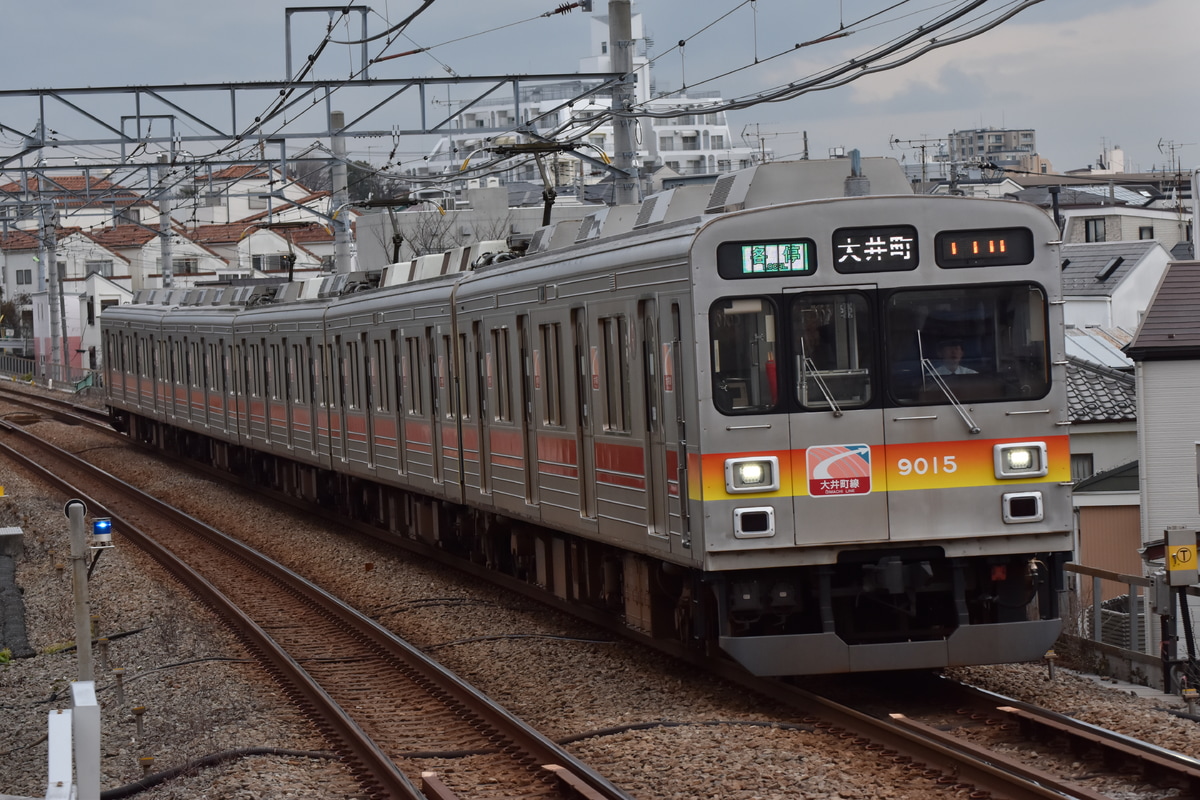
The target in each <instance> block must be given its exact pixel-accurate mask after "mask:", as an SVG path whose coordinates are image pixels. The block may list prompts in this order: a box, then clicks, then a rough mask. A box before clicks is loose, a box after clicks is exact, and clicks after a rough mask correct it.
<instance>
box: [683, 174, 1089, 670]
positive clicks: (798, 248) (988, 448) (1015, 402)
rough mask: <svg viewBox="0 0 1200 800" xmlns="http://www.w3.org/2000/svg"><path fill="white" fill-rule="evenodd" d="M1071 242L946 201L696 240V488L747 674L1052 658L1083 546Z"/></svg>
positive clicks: (896, 201) (833, 206)
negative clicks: (1065, 296)
mask: <svg viewBox="0 0 1200 800" xmlns="http://www.w3.org/2000/svg"><path fill="white" fill-rule="evenodd" d="M1058 238H1059V237H1058V233H1057V230H1056V228H1055V226H1054V225H1053V224H1052V223H1051V222H1050V220H1049V219H1048V218H1047V216H1046V215H1045V214H1044V213H1043V212H1042V211H1040V210H1038V209H1036V208H1034V207H1032V206H1029V205H1025V204H1021V203H1016V202H1012V201H1002V200H976V199H967V198H959V197H932V196H885V197H860V198H846V199H837V200H830V201H814V202H804V203H796V204H790V205H779V206H771V207H764V208H757V209H750V210H746V211H741V212H736V213H731V214H726V215H723V216H721V217H718V218H716V219H714V220H713V221H712V222H710V223H709V224H707V225H706V226H705V227H703V228H702V229H701V231H700V232H699V233H698V234H697V236H696V238H695V241H694V244H693V247H692V254H691V260H692V268H693V271H694V280H695V287H696V288H695V304H696V306H695V307H696V313H697V322H696V329H697V331H705V330H706V331H707V332H708V334H707V336H706V337H697V338H698V339H700V340H701V341H699V342H698V343H697V352H696V360H697V364H698V365H699V370H698V372H699V374H698V377H697V383H698V391H699V396H700V422H701V426H700V427H701V431H700V437H699V441H698V442H693V443H691V444H692V445H693V446H692V447H691V448H689V449H690V458H689V462H690V463H689V473H690V475H689V478H690V480H689V491H690V496H691V501H692V504H693V507H695V506H696V505H697V504H698V505H699V506H701V507H702V509H703V513H702V514H701V515H698V516H699V517H701V519H702V526H703V533H702V534H701V537H702V541H703V548H704V549H703V553H704V557H703V558H704V568H705V571H706V573H707V575H708V577H709V578H710V579H711V580H712V581H713V588H714V593H715V596H716V598H717V605H718V615H717V616H718V623H717V624H718V625H719V627H720V632H719V636H720V642H721V646H722V648H723V649H724V650H725V651H726V652H728V653H729V654H730V655H732V656H733V657H734V658H735V659H737V660H738V661H739V662H740V663H742V664H743V665H744V666H746V667H747V668H748V669H749V670H751V671H752V672H755V673H758V674H764V675H797V674H817V673H844V672H863V671H873V670H890V669H923V668H937V667H944V666H954V665H967V664H982V663H1004V662H1017V661H1029V660H1033V659H1037V658H1039V657H1041V656H1042V655H1043V654H1044V653H1045V651H1046V650H1047V649H1048V648H1049V647H1050V646H1051V645H1052V644H1053V642H1054V640H1055V638H1056V637H1057V635H1058V632H1059V629H1060V626H1061V621H1060V619H1059V607H1058V600H1059V592H1060V591H1061V589H1062V576H1063V563H1064V562H1065V561H1066V560H1067V557H1068V555H1069V551H1070V549H1071V504H1070V494H1069V474H1070V456H1069V448H1068V437H1067V427H1066V420H1067V411H1066V381H1065V367H1064V366H1063V362H1064V354H1063V336H1062V327H1063V321H1062V306H1061V288H1060V281H1059V255H1058V252H1059V251H1058V242H1057V240H1058ZM698 521H700V520H697V519H695V518H693V524H694V523H695V522H698ZM698 528H699V526H697V525H695V524H694V533H697V532H698V530H697V529H698Z"/></svg>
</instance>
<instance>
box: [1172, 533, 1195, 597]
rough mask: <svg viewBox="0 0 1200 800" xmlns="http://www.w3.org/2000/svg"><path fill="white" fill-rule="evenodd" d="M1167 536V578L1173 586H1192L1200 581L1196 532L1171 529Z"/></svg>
mask: <svg viewBox="0 0 1200 800" xmlns="http://www.w3.org/2000/svg"><path fill="white" fill-rule="evenodd" d="M1166 534H1167V578H1168V582H1169V583H1170V584H1171V585H1172V586H1191V585H1192V584H1194V583H1196V582H1197V580H1200V574H1198V573H1197V566H1198V565H1197V562H1196V531H1195V530H1193V529H1191V528H1171V529H1168V530H1167V531H1166Z"/></svg>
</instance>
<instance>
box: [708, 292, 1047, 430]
mask: <svg viewBox="0 0 1200 800" xmlns="http://www.w3.org/2000/svg"><path fill="white" fill-rule="evenodd" d="M1046 307H1047V306H1046V295H1045V293H1044V292H1043V291H1042V290H1041V289H1040V288H1039V287H1037V286H1035V285H1032V284H1004V285H991V286H952V287H940V288H922V289H906V290H898V291H893V292H886V293H879V294H877V293H876V292H875V291H837V292H805V293H803V294H797V295H787V296H785V297H768V296H757V297H738V298H727V299H724V300H718V301H717V302H716V303H714V304H713V306H712V308H711V309H710V312H709V326H710V341H711V346H712V351H711V352H712V366H713V403H714V405H715V406H716V408H717V410H718V411H721V412H722V413H725V414H761V413H769V412H772V411H784V410H789V409H791V410H794V409H799V410H801V411H822V410H825V411H829V410H832V411H835V412H836V411H842V410H845V409H852V408H861V407H866V406H879V405H880V404H881V403H882V404H884V405H923V404H940V403H946V402H949V401H950V396H951V395H953V396H954V397H955V398H957V399H958V400H962V401H966V402H988V401H1002V400H1018V399H1034V398H1038V397H1042V396H1044V395H1045V394H1046V392H1047V391H1049V388H1050V359H1049V343H1048V340H1047V333H1046V328H1047V325H1046V319H1047V315H1046ZM880 365H882V366H880Z"/></svg>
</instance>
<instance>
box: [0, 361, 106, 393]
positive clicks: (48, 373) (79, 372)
mask: <svg viewBox="0 0 1200 800" xmlns="http://www.w3.org/2000/svg"><path fill="white" fill-rule="evenodd" d="M101 375H102V373H101V372H100V371H99V370H95V369H85V368H83V367H74V366H71V365H70V364H52V363H50V362H49V361H48V360H47V361H43V360H41V359H36V358H24V357H22V356H14V355H2V354H0V376H4V377H6V378H8V379H10V380H14V381H24V382H25V383H29V384H36V385H38V386H44V387H46V388H47V389H61V390H63V391H75V392H83V391H86V390H87V389H90V388H91V387H93V386H100V384H101Z"/></svg>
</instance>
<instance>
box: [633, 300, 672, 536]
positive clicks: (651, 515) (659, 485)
mask: <svg viewBox="0 0 1200 800" xmlns="http://www.w3.org/2000/svg"><path fill="white" fill-rule="evenodd" d="M638 327H639V328H640V329H641V330H640V331H639V333H640V335H639V336H638V339H640V340H641V343H642V381H641V383H642V394H643V398H644V405H645V408H644V411H643V416H644V419H643V424H644V430H645V432H646V449H645V462H646V463H645V467H644V469H645V473H646V512H647V519H646V533H648V534H649V535H650V536H653V537H655V538H661V539H664V540H665V539H667V538H668V536H669V535H670V522H669V519H668V516H667V444H666V438H665V435H664V432H665V428H664V420H663V418H664V409H663V406H664V399H665V398H664V396H663V381H662V353H661V352H660V351H659V347H658V343H659V336H658V303H657V302H656V301H654V300H642V301H641V302H639V303H638Z"/></svg>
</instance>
